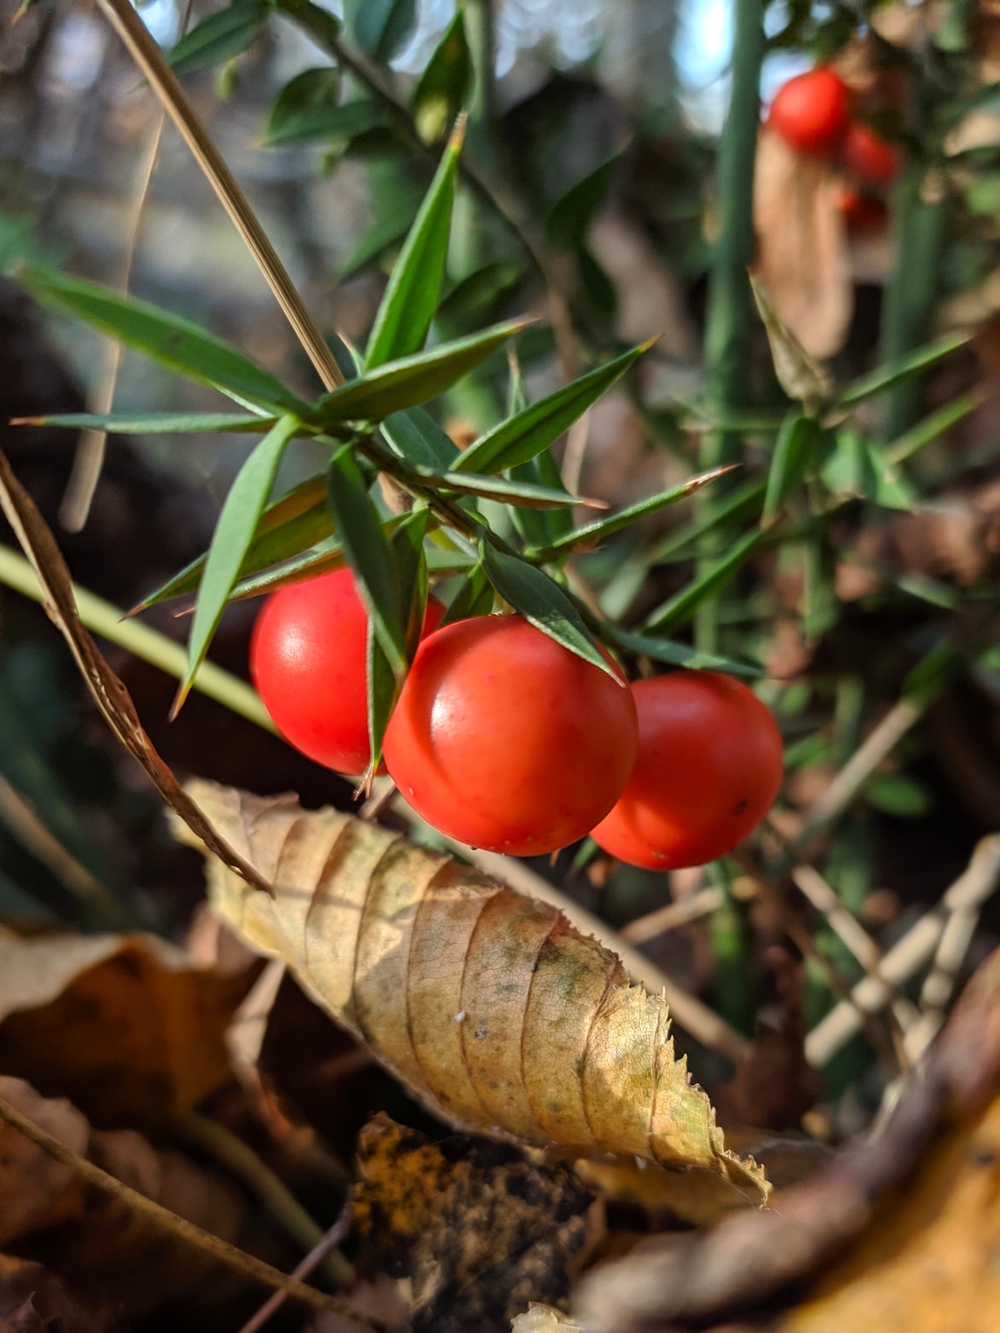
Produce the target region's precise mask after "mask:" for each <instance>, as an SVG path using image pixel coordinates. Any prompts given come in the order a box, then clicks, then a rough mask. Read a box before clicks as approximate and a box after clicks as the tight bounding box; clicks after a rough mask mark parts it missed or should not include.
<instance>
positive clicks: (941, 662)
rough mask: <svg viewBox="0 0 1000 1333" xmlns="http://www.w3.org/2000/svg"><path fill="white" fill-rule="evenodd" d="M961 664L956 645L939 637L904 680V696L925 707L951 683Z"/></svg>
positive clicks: (917, 705) (918, 705) (916, 704)
mask: <svg viewBox="0 0 1000 1333" xmlns="http://www.w3.org/2000/svg"><path fill="white" fill-rule="evenodd" d="M961 665H962V659H961V657H960V656H959V654H958V653H957V652H956V651H955V648H954V646H953V645H952V644H951V643H950V642H949V641H948V640H947V639H939V640H938V642H937V643H936V644H935V645H934V647H933V648H931V649H930V651H929V652H927V653H925V654H924V656H923V657H922V658H921V659H920V661H919V662H918V663H917V665H916V666H915V667H913V669H912V670H911V671H910V672H909V674H908V675H907V677H906V679H905V680H904V681H903V698H904V699H907V700H909V702H910V703H912V704H914V705H915V706H916V707H918V708H925V707H926V706H927V705H928V704H930V703H931V702H932V701H933V700H934V699H936V698H937V696H938V695H939V694H940V693H941V692H942V690H944V689H945V688H946V687H947V686H948V685H950V684H951V682H952V680H953V679H954V677H955V676H956V674H957V673H958V670H959V668H960V667H961Z"/></svg>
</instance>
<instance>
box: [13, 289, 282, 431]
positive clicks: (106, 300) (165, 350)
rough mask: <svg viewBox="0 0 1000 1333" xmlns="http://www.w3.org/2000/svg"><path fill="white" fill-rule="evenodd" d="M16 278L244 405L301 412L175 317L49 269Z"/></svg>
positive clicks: (249, 367)
mask: <svg viewBox="0 0 1000 1333" xmlns="http://www.w3.org/2000/svg"><path fill="white" fill-rule="evenodd" d="M18 281H19V282H20V283H21V284H22V285H23V286H24V287H26V288H27V289H28V291H29V292H30V293H31V295H32V296H34V297H35V299H36V300H38V301H40V302H41V303H42V304H43V305H47V306H51V307H52V308H54V309H56V310H60V311H62V312H63V313H64V314H69V315H75V316H76V317H77V318H78V319H82V320H84V321H85V322H86V323H88V324H90V325H91V327H93V328H95V329H99V330H100V331H101V332H102V333H106V334H108V335H109V336H110V337H112V338H115V339H117V340H118V342H121V343H124V344H125V345H126V346H128V347H134V348H135V349H136V350H137V351H140V352H144V353H145V354H146V355H147V356H151V357H152V358H153V359H154V360H155V361H159V362H160V363H161V365H164V366H167V367H168V368H169V369H170V370H173V371H175V372H176V373H177V374H180V375H184V376H186V377H187V378H188V379H192V380H195V381H196V382H197V383H198V384H207V385H209V387H211V388H213V389H218V390H220V392H222V393H224V394H226V395H227V396H228V397H230V398H234V399H235V400H236V401H237V402H238V403H242V404H243V405H244V406H246V407H253V406H255V405H258V404H259V405H260V406H262V407H266V408H270V409H271V410H272V411H274V412H276V413H277V412H286V411H290V412H295V413H304V412H306V411H307V410H308V409H307V406H306V404H305V403H303V402H301V401H300V400H299V399H298V398H297V397H296V396H295V394H293V393H292V392H291V391H290V390H288V389H286V388H285V386H284V385H283V384H282V383H281V381H280V380H278V379H276V378H275V377H274V376H273V375H272V374H271V373H270V372H269V371H266V370H263V369H261V367H260V366H257V365H255V364H254V363H253V362H252V361H251V360H250V359H249V357H246V356H244V355H243V353H242V352H238V351H237V350H236V348H235V347H231V346H230V345H229V344H228V343H225V342H223V341H222V339H221V338H216V337H215V336H214V335H213V334H211V333H207V332H206V331H205V330H204V329H202V328H199V326H198V325H197V324H194V323H192V322H191V320H188V319H182V318H181V316H180V315H173V314H171V313H170V312H169V311H166V310H161V309H159V307H158V306H155V305H151V304H150V303H149V302H148V301H137V300H136V299H135V297H132V296H119V295H118V293H117V292H113V291H111V290H110V288H108V287H102V286H100V285H99V284H98V283H96V282H86V281H85V280H84V279H82V278H69V277H66V276H65V274H62V273H57V272H56V271H55V270H54V269H39V268H25V269H22V270H21V271H20V273H19V274H18Z"/></svg>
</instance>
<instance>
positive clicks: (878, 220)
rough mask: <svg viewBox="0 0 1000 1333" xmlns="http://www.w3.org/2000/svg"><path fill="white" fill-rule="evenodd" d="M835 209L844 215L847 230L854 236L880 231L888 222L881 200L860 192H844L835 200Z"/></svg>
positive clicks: (886, 211)
mask: <svg viewBox="0 0 1000 1333" xmlns="http://www.w3.org/2000/svg"><path fill="white" fill-rule="evenodd" d="M837 207H838V208H839V209H840V211H841V213H843V215H844V222H845V223H846V224H847V230H848V231H849V232H852V233H854V235H864V234H868V233H870V232H875V231H882V229H883V228H884V227H885V225H886V223H887V222H888V220H889V215H888V210H887V209H886V206H885V204H884V203H883V202H882V200H881V199H876V198H875V197H874V196H873V195H870V194H865V193H864V192H863V191H861V190H851V189H847V190H844V191H843V192H842V193H841V195H840V198H839V199H838V200H837Z"/></svg>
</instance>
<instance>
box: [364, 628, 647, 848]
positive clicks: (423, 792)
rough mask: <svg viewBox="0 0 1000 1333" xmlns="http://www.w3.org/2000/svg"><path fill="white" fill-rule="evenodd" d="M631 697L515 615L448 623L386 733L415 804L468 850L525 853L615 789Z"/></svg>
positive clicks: (562, 840)
mask: <svg viewBox="0 0 1000 1333" xmlns="http://www.w3.org/2000/svg"><path fill="white" fill-rule="evenodd" d="M636 736H637V731H636V716H635V704H634V703H633V701H632V695H631V692H630V691H629V690H628V689H627V688H626V687H625V686H624V683H623V684H619V683H617V682H616V681H615V680H612V678H611V677H610V676H608V675H607V674H605V672H603V671H601V670H600V669H599V668H598V667H596V666H593V665H591V664H590V663H589V662H585V661H583V660H582V658H580V657H577V656H576V654H575V653H571V652H570V651H569V650H568V649H566V648H563V647H562V646H561V645H560V644H558V643H555V642H554V641H553V640H552V639H550V638H549V637H548V635H546V634H543V633H542V632H541V630H538V629H536V628H535V627H534V626H533V625H531V624H529V623H528V621H527V620H525V619H524V618H523V617H521V616H480V617H477V618H476V619H474V620H466V621H462V622H460V623H459V624H455V625H448V626H447V627H446V628H445V629H441V630H438V631H437V633H436V634H431V635H429V636H428V637H427V638H426V639H425V640H424V642H423V643H422V644H421V645H420V648H419V649H418V651H417V655H416V659H415V660H414V663H413V666H412V668H411V670H410V674H409V676H408V677H407V679H406V684H405V685H404V686H403V690H402V693H401V695H400V699H399V703H398V704H397V705H396V711H395V712H394V713H393V715H392V720H391V721H390V723H389V728H388V730H387V732H386V737H385V762H386V767H387V768H388V770H389V772H390V773H391V774H392V776H393V778H394V779H395V781H396V785H397V786H398V787H399V790H400V791H401V792H402V794H403V795H404V796H405V797H406V799H407V800H408V801H409V802H410V804H411V805H412V806H413V808H414V809H415V810H416V811H417V812H418V814H420V815H422V816H423V817H424V819H426V820H427V821H428V822H429V823H431V824H433V825H434V827H435V828H438V829H440V830H441V831H442V832H443V833H447V834H448V835H449V836H451V837H453V838H457V839H459V841H461V842H465V843H469V844H471V845H472V846H473V847H485V848H488V849H489V850H490V851H495V852H507V853H509V854H511V855H513V856H531V855H538V854H541V853H544V852H552V851H555V850H556V849H557V848H559V847H564V846H565V845H566V844H567V843H569V842H573V841H575V840H576V839H577V838H582V837H583V835H584V834H585V833H586V832H587V831H588V830H589V829H590V828H591V827H592V826H593V825H594V824H595V823H596V822H597V821H598V820H599V819H601V818H603V816H604V815H606V814H607V812H608V811H609V810H610V809H611V807H612V806H613V805H614V803H615V801H616V800H617V799H618V797H619V796H620V795H621V793H622V791H623V790H624V787H625V783H626V781H627V780H628V775H629V773H630V772H631V771H632V764H633V762H634V760H635V753H636Z"/></svg>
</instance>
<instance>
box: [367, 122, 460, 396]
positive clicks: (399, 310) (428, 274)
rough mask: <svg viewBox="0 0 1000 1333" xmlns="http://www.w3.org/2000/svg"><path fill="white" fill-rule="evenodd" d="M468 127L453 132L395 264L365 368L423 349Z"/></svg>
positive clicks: (434, 305) (444, 255) (445, 254)
mask: <svg viewBox="0 0 1000 1333" xmlns="http://www.w3.org/2000/svg"><path fill="white" fill-rule="evenodd" d="M463 137H464V132H463V131H459V132H457V133H455V134H453V135H452V137H451V140H450V142H449V144H448V147H447V148H446V149H445V151H444V153H443V155H442V157H441V162H440V164H439V166H438V169H437V171H436V173H435V175H434V179H433V180H432V181H431V185H430V188H429V190H428V191H427V194H426V195H425V196H424V201H423V203H422V204H421V205H420V211H419V212H418V213H417V216H416V218H415V219H414V222H413V226H412V227H411V228H410V231H409V234H408V236H407V238H406V241H405V243H404V245H403V248H402V250H401V251H400V254H399V258H398V259H397V260H396V263H395V265H394V266H393V270H392V276H391V277H390V279H389V285H388V286H387V287H386V289H385V295H384V296H383V297H382V301H381V304H380V305H379V308H378V313H377V314H376V316H375V323H374V325H373V327H372V331H371V335H370V336H369V339H368V348H367V351H366V353H365V370H366V371H372V370H375V369H377V368H378V367H379V366H384V365H385V364H386V363H387V362H389V361H399V360H400V359H401V358H403V357H407V356H411V355H413V353H415V352H419V351H420V349H421V348H422V347H423V345H424V343H425V342H426V341H427V331H428V329H429V328H430V326H431V320H432V319H433V317H434V311H435V310H436V309H437V303H438V297H439V295H440V292H441V279H442V278H443V277H444V266H445V260H446V259H447V257H448V237H449V235H450V233H451V210H452V204H453V203H454V199H455V176H456V172H457V170H458V158H459V154H460V153H461V151H462V139H463Z"/></svg>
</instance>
